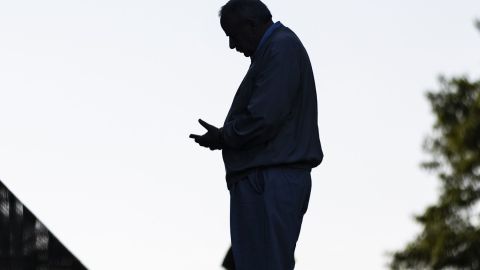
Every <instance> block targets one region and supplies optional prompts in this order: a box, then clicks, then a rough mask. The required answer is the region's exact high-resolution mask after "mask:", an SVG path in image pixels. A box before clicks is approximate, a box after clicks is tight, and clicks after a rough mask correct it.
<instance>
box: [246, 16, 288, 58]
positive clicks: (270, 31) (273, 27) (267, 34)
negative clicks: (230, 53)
mask: <svg viewBox="0 0 480 270" xmlns="http://www.w3.org/2000/svg"><path fill="white" fill-rule="evenodd" d="M280 26H282V23H281V22H279V21H278V22H276V23H274V24H272V25H270V27H269V28H268V29H267V31H265V33H264V34H263V36H262V39H260V43H258V46H257V49H256V50H255V53H254V54H253V55H255V54H256V53H257V51H258V49H259V48H261V47H262V45H263V43H265V41H267V39H268V38H269V37H270V36H271V35H272V34H273V32H274V31H275V30H277V28H279V27H280Z"/></svg>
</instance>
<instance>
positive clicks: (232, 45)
mask: <svg viewBox="0 0 480 270" xmlns="http://www.w3.org/2000/svg"><path fill="white" fill-rule="evenodd" d="M228 43H229V46H230V49H235V43H233V40H232V38H231V37H228Z"/></svg>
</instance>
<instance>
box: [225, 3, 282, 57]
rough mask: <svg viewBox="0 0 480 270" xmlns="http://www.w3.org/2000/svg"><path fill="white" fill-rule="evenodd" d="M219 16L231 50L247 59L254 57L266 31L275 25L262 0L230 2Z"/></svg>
mask: <svg viewBox="0 0 480 270" xmlns="http://www.w3.org/2000/svg"><path fill="white" fill-rule="evenodd" d="M219 15H220V24H221V26H222V28H223V31H225V34H226V35H227V36H228V38H229V43H230V44H229V45H230V48H231V49H236V50H237V51H239V52H241V53H243V54H244V55H245V56H246V57H249V56H252V55H253V53H254V52H255V50H256V49H257V46H258V44H259V43H260V40H261V39H262V36H263V34H264V33H265V30H266V29H267V28H268V27H269V26H270V25H271V24H272V23H273V22H272V14H271V13H270V11H269V10H268V8H267V6H266V5H265V4H264V3H262V2H261V1H260V0H230V1H228V3H226V4H225V5H224V6H223V7H222V8H221V10H220V14H219Z"/></svg>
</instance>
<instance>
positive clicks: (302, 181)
mask: <svg viewBox="0 0 480 270" xmlns="http://www.w3.org/2000/svg"><path fill="white" fill-rule="evenodd" d="M310 171H311V169H297V168H286V167H272V168H261V169H258V170H256V171H254V172H253V173H250V174H249V175H247V176H246V177H244V178H243V179H242V180H240V181H238V182H237V183H235V184H234V185H233V186H232V187H230V189H229V191H230V235H231V241H232V251H233V258H234V261H235V269H236V270H292V269H294V266H295V260H294V252H295V246H296V243H297V240H298V237H299V235H300V228H301V226H302V220H303V215H304V214H305V213H306V211H307V208H308V202H309V200H310V191H311V188H312V179H311V177H310Z"/></svg>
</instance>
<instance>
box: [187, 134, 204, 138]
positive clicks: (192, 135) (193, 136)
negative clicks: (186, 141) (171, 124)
mask: <svg viewBox="0 0 480 270" xmlns="http://www.w3.org/2000/svg"><path fill="white" fill-rule="evenodd" d="M189 137H190V138H192V139H196V138H200V137H201V135H197V134H190V136H189Z"/></svg>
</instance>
